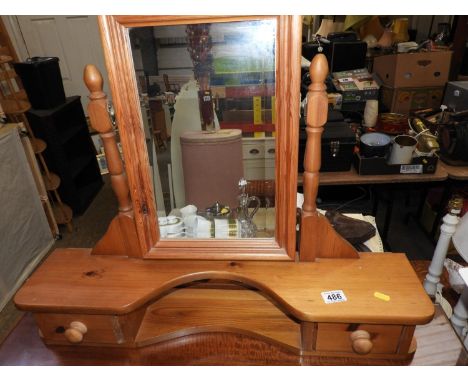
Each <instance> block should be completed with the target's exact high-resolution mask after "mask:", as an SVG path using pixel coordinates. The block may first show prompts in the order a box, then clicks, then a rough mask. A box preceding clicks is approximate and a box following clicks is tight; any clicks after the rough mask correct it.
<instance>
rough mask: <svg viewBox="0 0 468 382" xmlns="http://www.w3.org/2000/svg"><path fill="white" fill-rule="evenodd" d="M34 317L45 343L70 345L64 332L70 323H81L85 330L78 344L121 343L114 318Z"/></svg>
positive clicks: (98, 316)
mask: <svg viewBox="0 0 468 382" xmlns="http://www.w3.org/2000/svg"><path fill="white" fill-rule="evenodd" d="M34 317H35V319H36V322H37V325H38V326H39V329H40V333H41V335H42V337H43V338H44V341H45V342H46V343H55V344H57V343H61V344H70V342H69V341H68V340H67V338H66V336H65V331H66V330H67V329H68V328H70V324H71V323H72V322H76V321H78V322H81V323H83V324H84V325H85V326H86V329H87V330H86V333H85V334H84V335H83V340H82V341H81V342H79V344H82V345H86V344H89V343H102V344H112V343H115V344H118V343H121V342H123V335H122V331H121V328H120V324H119V320H118V318H117V317H116V316H105V315H95V314H52V313H50V314H48V313H36V314H35V315H34Z"/></svg>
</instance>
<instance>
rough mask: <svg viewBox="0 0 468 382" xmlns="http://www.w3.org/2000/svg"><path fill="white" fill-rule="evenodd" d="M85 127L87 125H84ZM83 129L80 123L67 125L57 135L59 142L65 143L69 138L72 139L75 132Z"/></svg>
mask: <svg viewBox="0 0 468 382" xmlns="http://www.w3.org/2000/svg"><path fill="white" fill-rule="evenodd" d="M86 128H87V126H86ZM82 129H83V125H82V124H76V125H73V126H71V127H68V128H67V129H66V130H63V131H62V132H61V134H60V136H59V142H60V144H62V145H63V144H65V143H67V142H68V141H69V140H70V139H72V138H73V137H74V136H75V135H76V134H78V133H79V132H80V131H81V130H82Z"/></svg>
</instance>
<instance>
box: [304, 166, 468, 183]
mask: <svg viewBox="0 0 468 382" xmlns="http://www.w3.org/2000/svg"><path fill="white" fill-rule="evenodd" d="M465 171H466V170H465ZM465 174H466V175H467V179H468V171H466V172H465ZM448 176H449V174H448V173H447V170H446V167H445V165H442V163H441V162H439V165H438V166H437V168H436V172H435V173H434V174H392V175H359V174H358V173H357V172H356V169H355V168H354V167H352V168H351V170H349V171H336V172H321V173H320V180H319V184H320V186H345V185H351V184H385V183H420V182H421V183H422V182H442V181H444V180H446V179H447V177H448ZM297 182H298V184H303V174H299V177H298V181H297Z"/></svg>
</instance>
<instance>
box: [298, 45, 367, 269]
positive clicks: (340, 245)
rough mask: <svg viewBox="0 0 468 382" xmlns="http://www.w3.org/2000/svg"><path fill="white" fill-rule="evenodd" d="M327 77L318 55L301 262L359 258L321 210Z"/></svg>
mask: <svg viewBox="0 0 468 382" xmlns="http://www.w3.org/2000/svg"><path fill="white" fill-rule="evenodd" d="M327 74H328V63H327V59H326V57H325V55H324V54H321V53H320V54H317V55H316V56H315V57H314V59H313V60H312V62H311V64H310V78H311V79H312V83H311V84H310V85H309V88H308V93H307V121H306V122H307V127H306V132H307V143H306V149H305V150H306V151H305V155H304V175H303V179H304V183H303V185H304V204H303V205H302V216H301V242H300V248H299V259H300V261H314V260H315V259H316V258H317V257H335V258H336V257H338V258H339V257H359V255H358V253H357V252H356V250H355V249H354V248H353V247H352V246H351V244H349V243H348V242H347V241H346V240H344V239H343V238H342V237H341V236H339V235H338V234H337V233H336V231H335V230H334V229H333V227H332V226H331V225H330V223H329V222H328V220H327V219H326V218H325V217H324V216H322V215H321V214H320V213H319V212H318V211H317V204H316V199H317V193H318V187H319V171H320V164H321V163H320V162H321V161H320V157H321V137H322V132H323V125H325V123H326V122H327V116H328V96H327V92H326V89H327V87H326V85H325V79H326V77H327Z"/></svg>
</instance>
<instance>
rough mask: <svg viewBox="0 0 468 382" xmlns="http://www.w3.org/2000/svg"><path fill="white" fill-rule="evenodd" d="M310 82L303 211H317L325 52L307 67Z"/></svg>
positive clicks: (324, 118)
mask: <svg viewBox="0 0 468 382" xmlns="http://www.w3.org/2000/svg"><path fill="white" fill-rule="evenodd" d="M309 71H310V78H311V79H312V83H311V84H310V85H309V89H308V90H309V92H308V93H307V127H306V132H307V143H306V151H305V155H304V204H303V205H302V212H303V214H304V215H317V214H318V212H317V205H316V202H315V201H316V199H317V192H318V186H319V170H320V165H321V161H320V155H321V138H322V132H323V125H325V123H326V122H327V117H328V96H327V91H326V90H327V87H326V85H325V79H326V78H327V74H328V63H327V59H326V58H325V55H323V54H319V55H316V56H315V57H314V60H312V63H311V65H310V68H309Z"/></svg>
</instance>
